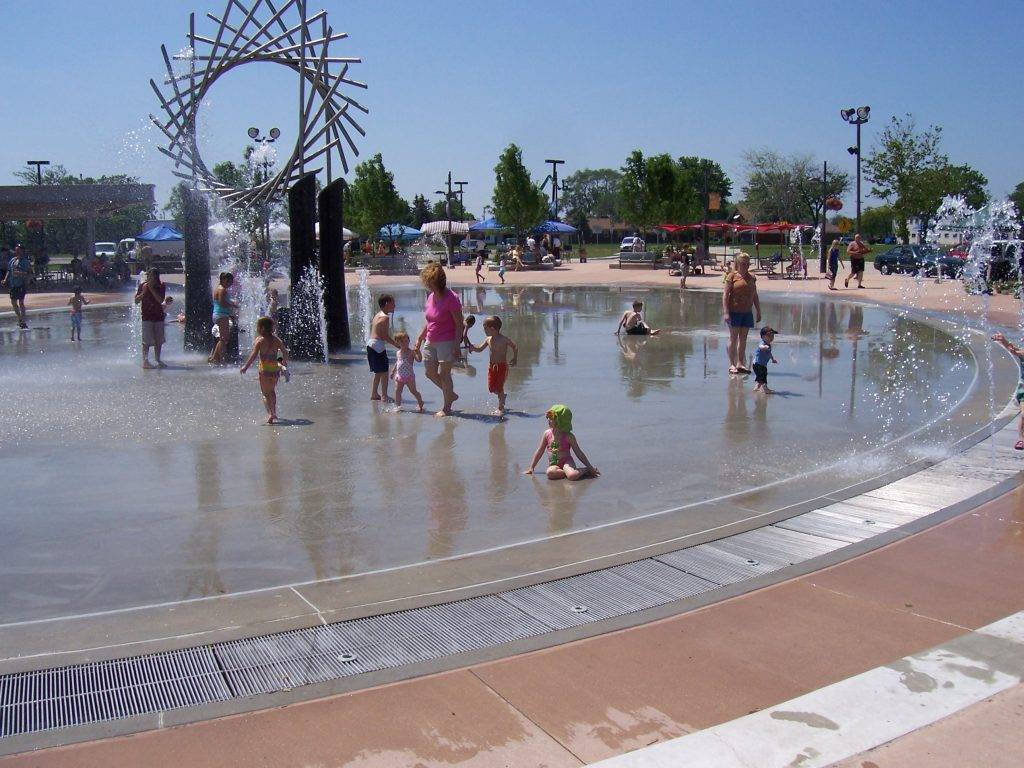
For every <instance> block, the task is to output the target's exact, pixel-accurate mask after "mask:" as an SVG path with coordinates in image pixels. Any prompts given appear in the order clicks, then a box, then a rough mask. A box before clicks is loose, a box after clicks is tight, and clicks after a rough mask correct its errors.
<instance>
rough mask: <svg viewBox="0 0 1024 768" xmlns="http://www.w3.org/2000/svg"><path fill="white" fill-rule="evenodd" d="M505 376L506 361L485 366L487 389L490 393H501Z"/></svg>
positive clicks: (506, 370)
mask: <svg viewBox="0 0 1024 768" xmlns="http://www.w3.org/2000/svg"><path fill="white" fill-rule="evenodd" d="M507 378H508V363H491V364H490V365H489V366H487V391H488V392H490V393H491V394H492V395H500V394H503V393H504V392H505V380H506V379H507Z"/></svg>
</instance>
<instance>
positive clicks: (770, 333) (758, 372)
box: [753, 325, 779, 395]
mask: <svg viewBox="0 0 1024 768" xmlns="http://www.w3.org/2000/svg"><path fill="white" fill-rule="evenodd" d="M775 334H776V331H775V329H774V328H772V327H771V326H770V325H766V326H765V327H764V328H762V329H761V343H760V344H759V345H758V346H757V351H756V352H755V353H754V365H753V368H754V382H755V383H754V391H755V392H764V393H765V394H766V395H773V394H775V393H774V391H773V390H771V389H768V361H769V360H770V361H771V362H773V363H775V364H776V365H778V362H779V361H778V360H776V359H775V355H773V354H772V342H773V341H775Z"/></svg>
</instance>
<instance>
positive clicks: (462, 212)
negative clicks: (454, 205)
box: [452, 181, 469, 218]
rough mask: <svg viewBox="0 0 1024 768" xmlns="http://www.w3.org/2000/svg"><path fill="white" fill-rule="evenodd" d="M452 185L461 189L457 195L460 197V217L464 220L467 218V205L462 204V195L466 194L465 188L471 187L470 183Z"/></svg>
mask: <svg viewBox="0 0 1024 768" xmlns="http://www.w3.org/2000/svg"><path fill="white" fill-rule="evenodd" d="M452 184H454V185H455V186H457V187H458V188H459V189H458V191H457V192H456V193H455V194H457V195H458V196H459V216H460V217H463V218H464V217H465V216H466V204H465V203H464V202H462V195H463V193H464V192H465V188H466V187H468V186H469V182H468V181H453V182H452Z"/></svg>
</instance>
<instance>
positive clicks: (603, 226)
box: [587, 216, 634, 243]
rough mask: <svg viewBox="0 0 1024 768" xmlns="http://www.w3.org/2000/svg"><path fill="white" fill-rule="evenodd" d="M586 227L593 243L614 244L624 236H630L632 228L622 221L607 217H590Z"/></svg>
mask: <svg viewBox="0 0 1024 768" xmlns="http://www.w3.org/2000/svg"><path fill="white" fill-rule="evenodd" d="M587 227H588V228H589V229H590V232H591V234H592V235H593V237H594V242H597V243H600V242H608V243H614V242H618V241H620V240H622V238H623V237H625V236H626V235H632V234H633V231H634V228H633V227H631V226H630V225H629V224H627V223H626V222H624V221H615V220H614V219H611V218H609V217H608V216H591V217H589V218H588V219H587Z"/></svg>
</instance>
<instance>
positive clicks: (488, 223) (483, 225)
mask: <svg viewBox="0 0 1024 768" xmlns="http://www.w3.org/2000/svg"><path fill="white" fill-rule="evenodd" d="M503 229H508V227H506V226H504V225H503V224H500V223H499V222H498V220H497V219H496V218H494V217H493V216H491V217H490V218H488V219H484V220H483V221H478V222H476V223H474V224H470V225H469V231H470V232H501V231H502V230H503Z"/></svg>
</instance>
